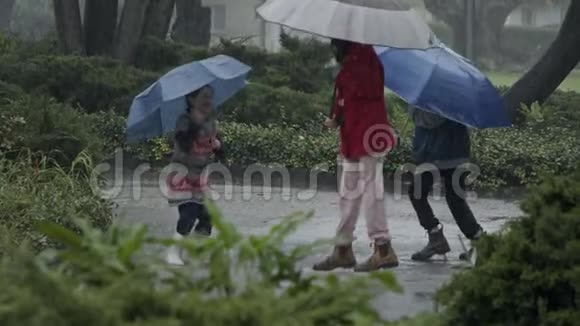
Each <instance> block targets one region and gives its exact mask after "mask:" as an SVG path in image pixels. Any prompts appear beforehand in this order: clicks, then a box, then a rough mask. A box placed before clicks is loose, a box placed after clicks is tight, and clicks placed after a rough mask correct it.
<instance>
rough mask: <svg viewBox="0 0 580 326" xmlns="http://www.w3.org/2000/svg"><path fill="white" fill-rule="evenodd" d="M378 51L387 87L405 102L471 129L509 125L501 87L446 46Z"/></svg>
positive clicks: (377, 48) (378, 49)
mask: <svg viewBox="0 0 580 326" xmlns="http://www.w3.org/2000/svg"><path fill="white" fill-rule="evenodd" d="M375 50H376V52H377V55H378V56H379V58H380V60H381V62H382V63H383V66H384V70H385V86H386V87H387V88H388V89H390V90H391V91H393V92H394V93H395V94H397V95H398V96H400V97H401V98H402V99H404V100H405V101H406V102H407V103H409V104H411V105H413V106H415V107H417V108H420V109H423V110H425V111H428V112H431V113H434V114H437V115H439V116H442V117H445V118H447V119H450V120H453V121H455V122H459V123H461V124H463V125H466V126H468V127H471V128H478V129H485V128H502V127H509V126H511V122H510V120H509V118H508V114H507V111H506V109H505V106H504V103H503V100H502V97H501V94H500V93H499V91H498V90H497V88H496V87H495V86H494V85H493V84H492V83H491V82H490V81H489V79H488V78H487V77H486V76H485V74H483V73H482V72H481V71H479V70H478V69H477V68H476V67H474V66H473V65H472V64H471V63H470V62H469V60H468V59H466V58H463V57H462V56H460V55H459V54H457V53H455V52H453V50H451V49H449V48H447V47H446V46H445V45H443V44H439V46H438V47H435V48H430V49H427V50H404V49H394V48H386V47H376V48H375Z"/></svg>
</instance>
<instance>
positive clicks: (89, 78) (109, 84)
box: [0, 55, 157, 114]
mask: <svg viewBox="0 0 580 326" xmlns="http://www.w3.org/2000/svg"><path fill="white" fill-rule="evenodd" d="M0 62H1V63H0V80H4V81H6V82H9V83H12V84H16V85H18V86H20V87H22V88H23V89H24V90H26V91H28V92H38V93H44V94H48V95H49V96H51V97H54V98H55V99H57V100H59V101H61V102H69V103H71V104H72V105H74V106H76V105H79V106H81V107H82V108H83V109H84V110H85V111H86V112H96V111H100V110H108V109H115V110H117V111H118V112H121V113H122V114H126V113H127V112H128V110H129V107H130V104H131V101H132V99H133V97H135V96H136V95H137V94H138V93H139V92H141V91H142V90H143V89H145V88H146V87H147V86H148V85H149V84H150V83H152V82H153V81H154V80H155V79H156V77H157V75H156V74H152V73H148V72H144V71H141V70H138V69H135V68H130V67H127V66H124V65H122V64H121V63H119V62H117V61H114V60H110V59H105V58H83V57H75V56H39V57H34V58H31V59H29V60H24V61H22V60H21V59H20V58H18V57H17V56H15V55H5V56H1V57H0Z"/></svg>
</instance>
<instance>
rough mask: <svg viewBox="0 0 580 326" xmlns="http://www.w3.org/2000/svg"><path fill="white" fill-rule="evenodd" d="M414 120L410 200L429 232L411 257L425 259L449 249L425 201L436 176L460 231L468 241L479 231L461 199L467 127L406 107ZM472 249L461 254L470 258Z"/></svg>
mask: <svg viewBox="0 0 580 326" xmlns="http://www.w3.org/2000/svg"><path fill="white" fill-rule="evenodd" d="M409 111H410V114H411V115H412V117H413V121H414V122H415V137H414V139H413V160H414V163H415V164H416V165H417V170H416V171H415V175H414V178H413V184H412V186H411V188H410V190H409V197H410V198H411V203H412V204H413V207H414V208H415V211H416V212H417V215H418V217H419V221H420V223H421V226H422V227H423V228H424V229H425V230H426V231H427V233H428V235H429V243H428V244H427V245H426V246H425V247H424V248H423V249H421V250H420V251H418V252H417V253H415V254H414V255H413V256H412V257H411V258H412V259H413V260H415V261H426V260H429V259H430V258H431V257H433V256H435V255H445V254H447V253H448V252H449V251H451V249H450V247H449V243H448V242H447V239H446V238H445V235H444V234H443V226H442V225H441V223H440V222H439V220H438V219H437V218H436V217H435V214H434V213H433V210H432V209H431V206H430V205H429V202H428V197H429V193H430V192H431V191H432V190H433V184H434V182H435V180H436V179H440V180H441V182H442V183H443V185H444V186H445V199H446V201H447V205H448V206H449V209H450V210H451V213H452V215H453V218H454V219H455V221H456V222H457V225H458V226H459V228H460V229H461V231H462V233H463V234H464V235H465V236H466V237H467V238H468V239H470V240H477V239H479V238H480V237H481V235H482V234H483V230H482V228H481V226H480V225H479V224H478V223H477V221H476V219H475V217H474V215H473V213H472V211H471V209H470V208H469V205H468V204H467V201H466V199H465V187H466V180H465V179H466V178H467V176H468V171H467V170H466V169H464V168H462V166H463V165H464V164H466V163H469V157H470V139H469V131H468V130H467V127H465V126H464V125H461V124H459V123H457V122H454V121H451V120H448V119H446V118H443V117H441V116H438V115H436V114H433V113H429V112H427V111H423V110H420V109H415V108H412V107H411V108H410V109H409ZM472 253H473V251H469V252H468V253H465V254H463V255H461V257H460V258H461V259H464V260H470V259H471V257H470V256H471V254H472Z"/></svg>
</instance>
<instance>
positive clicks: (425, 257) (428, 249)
mask: <svg viewBox="0 0 580 326" xmlns="http://www.w3.org/2000/svg"><path fill="white" fill-rule="evenodd" d="M428 235H429V242H428V243H427V245H426V246H425V247H424V248H423V249H421V250H420V251H418V252H416V253H414V254H413V255H412V256H411V259H412V260H414V261H421V262H425V261H429V260H430V259H431V258H433V256H437V255H440V256H445V255H447V253H449V252H450V251H451V248H450V247H449V242H447V238H445V235H444V234H443V226H441V225H439V226H438V227H437V228H436V229H434V230H432V231H430V232H429V233H428Z"/></svg>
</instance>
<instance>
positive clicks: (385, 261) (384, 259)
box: [354, 241, 399, 272]
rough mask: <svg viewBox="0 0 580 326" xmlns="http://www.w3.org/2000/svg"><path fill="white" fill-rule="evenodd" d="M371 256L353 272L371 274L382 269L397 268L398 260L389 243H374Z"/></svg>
mask: <svg viewBox="0 0 580 326" xmlns="http://www.w3.org/2000/svg"><path fill="white" fill-rule="evenodd" d="M374 247H375V251H374V253H373V255H372V256H371V257H370V258H369V259H367V260H366V261H365V262H364V263H362V264H359V265H357V266H356V267H355V268H354V271H355V272H373V271H377V270H380V269H384V268H394V267H397V266H399V258H397V255H396V254H395V250H394V249H393V247H392V246H391V241H387V242H385V243H375V245H374Z"/></svg>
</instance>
